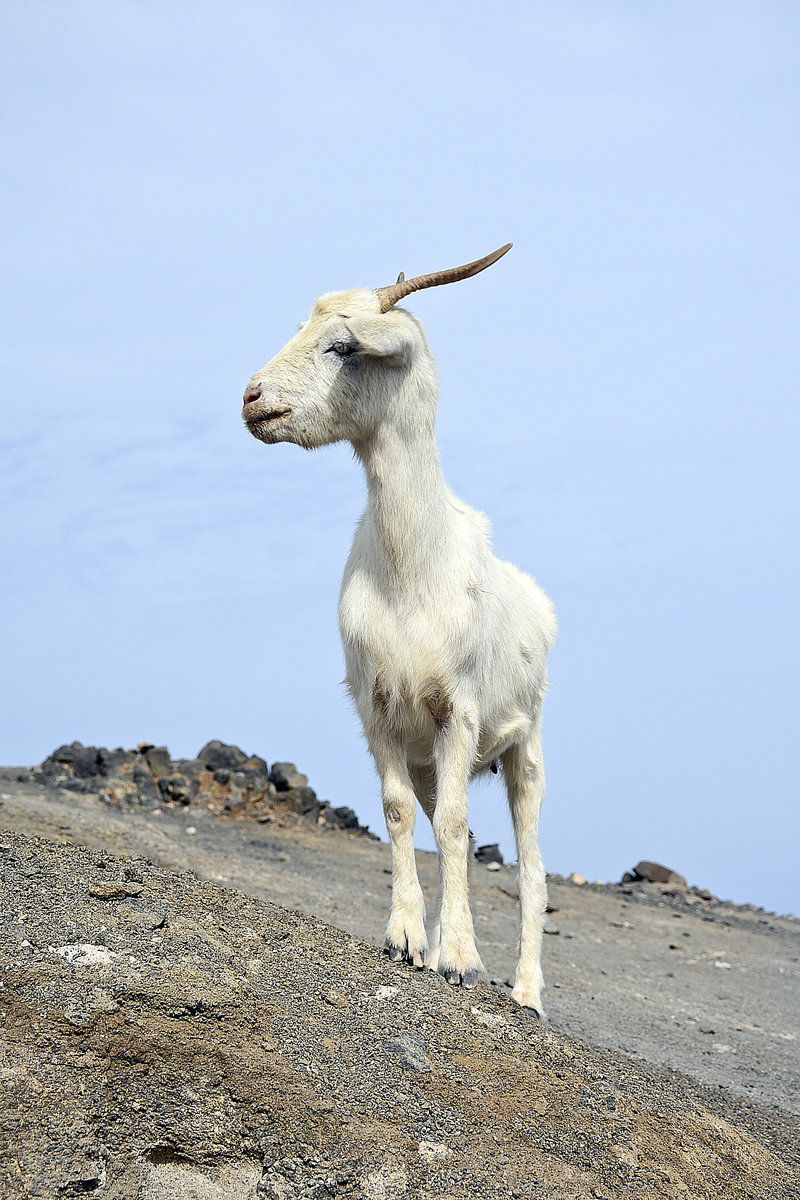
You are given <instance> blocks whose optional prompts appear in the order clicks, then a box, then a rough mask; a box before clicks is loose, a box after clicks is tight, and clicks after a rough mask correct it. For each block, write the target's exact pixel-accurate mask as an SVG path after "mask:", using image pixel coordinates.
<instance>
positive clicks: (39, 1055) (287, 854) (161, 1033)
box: [0, 763, 800, 1200]
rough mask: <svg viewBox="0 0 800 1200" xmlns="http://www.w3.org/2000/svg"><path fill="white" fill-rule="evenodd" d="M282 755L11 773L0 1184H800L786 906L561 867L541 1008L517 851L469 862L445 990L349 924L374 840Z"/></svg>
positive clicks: (545, 1192)
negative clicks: (259, 767)
mask: <svg viewBox="0 0 800 1200" xmlns="http://www.w3.org/2000/svg"><path fill="white" fill-rule="evenodd" d="M137 765H138V764H137V763H134V766H133V768H131V770H133V769H136V768H137ZM187 770H188V768H187ZM190 774H191V772H190ZM174 777H175V772H174V771H173V773H172V775H171V776H170V778H174ZM203 778H204V779H205V778H206V776H203ZM207 778H209V779H210V776H208V777H207ZM276 778H277V776H276ZM215 780H216V775H215ZM289 782H294V783H296V784H298V787H297V788H295V789H292V788H289V789H288V790H285V791H284V793H283V794H274V789H273V793H270V794H267V791H266V788H264V791H263V794H256V792H255V791H253V788H254V787H255V784H252V781H251V784H252V786H251V784H248V786H251V792H250V793H247V794H246V795H245V798H244V801H242V799H241V795H239V794H235V787H234V781H233V780H226V781H225V783H224V785H220V784H219V783H218V782H215V783H213V784H209V786H208V788H207V789H206V792H205V793H203V788H202V787H201V788H200V789H199V790H198V791H197V793H196V794H195V795H194V796H193V797H191V798H189V799H188V800H187V799H186V798H185V797H180V798H179V800H177V801H176V800H175V799H174V797H171V796H170V793H169V789H168V788H167V787H166V786H164V787H162V788H161V792H160V795H159V796H158V797H156V799H155V800H154V801H152V803H151V805H150V807H147V806H145V805H144V804H142V803H141V797H139V799H136V798H135V797H132V796H131V795H128V796H127V798H125V799H124V800H120V798H119V797H116V798H115V797H114V796H112V795H110V794H108V788H107V787H106V784H105V783H104V782H103V781H100V783H98V780H97V779H91V780H89V784H88V786H86V787H85V788H84V787H83V785H82V784H81V785H80V786H78V784H77V783H75V782H74V781H72V782H71V780H70V778H69V771H68V772H67V776H66V777H65V776H64V775H59V774H58V773H54V772H51V773H50V774H49V775H48V774H46V773H45V774H43V773H41V772H39V773H37V772H31V771H25V770H18V769H11V768H6V769H3V770H2V772H0V803H1V804H2V808H0V827H2V828H3V829H5V830H7V831H9V832H8V833H6V834H5V835H2V836H0V844H2V847H3V850H2V853H0V869H1V870H2V876H3V879H2V889H1V890H0V914H1V915H2V924H3V927H4V928H3V935H4V936H3V939H2V954H1V956H0V958H1V960H2V966H3V983H4V987H3V989H2V992H0V997H2V1001H0V1004H1V1005H2V1008H3V1011H4V1018H5V1034H4V1036H5V1039H6V1041H5V1046H4V1049H3V1058H2V1067H1V1068H0V1073H1V1074H2V1076H3V1079H4V1082H5V1085H6V1087H5V1093H6V1100H5V1101H4V1102H3V1111H2V1128H3V1133H4V1139H5V1158H4V1167H3V1168H2V1169H3V1170H4V1171H5V1172H6V1175H5V1179H6V1185H5V1186H6V1191H2V1193H1V1194H3V1195H5V1194H8V1195H10V1196H11V1195H20V1196H24V1195H38V1196H45V1197H47V1196H64V1195H78V1194H83V1193H86V1192H88V1191H92V1190H96V1191H98V1194H101V1195H108V1196H115V1197H116V1196H119V1197H134V1196H141V1197H144V1198H149V1197H156V1196H164V1197H166V1196H170V1197H180V1196H187V1197H188V1196H193V1197H206V1196H207V1197H217V1196H219V1197H222V1196H226V1197H232V1198H233V1200H238V1198H239V1197H255V1196H257V1195H260V1196H295V1195H296V1196H305V1195H307V1196H328V1195H353V1196H387V1197H388V1196H405V1195H409V1196H412V1195H419V1196H431V1197H433V1196H444V1195H453V1196H459V1195H464V1196H488V1195H494V1194H512V1195H514V1194H517V1195H520V1196H542V1197H551V1196H552V1197H562V1196H563V1197H571V1196H576V1197H584V1196H587V1197H588V1196H605V1197H613V1196H617V1195H622V1194H624V1193H625V1192H626V1191H627V1189H628V1188H629V1187H630V1188H632V1189H634V1190H636V1191H637V1192H638V1193H639V1194H641V1195H642V1196H665V1197H666V1196H676V1195H680V1196H704V1197H705V1196H709V1197H711V1196H714V1197H716V1196H728V1195H730V1196H743V1197H744V1196H752V1197H761V1196H764V1197H773V1196H774V1197H783V1196H787V1197H790V1196H800V1182H799V1180H800V1174H799V1173H798V1124H799V1122H798V1110H799V1109H800V1102H799V1097H800V1087H798V1081H799V1078H800V1062H798V1053H797V1035H798V1029H800V1020H798V1017H799V1016H800V1011H799V1010H800V1003H799V1002H798V995H799V992H798V986H797V984H798V976H799V975H800V964H799V963H798V958H800V923H798V922H797V921H796V920H793V919H788V918H782V917H775V916H774V915H770V914H764V913H762V912H760V911H759V910H755V909H752V908H747V907H744V908H743V907H734V906H731V905H728V904H724V903H721V902H718V901H715V900H713V899H704V898H703V897H702V896H700V895H699V894H698V893H697V892H696V891H691V890H686V889H683V888H680V887H677V888H676V887H671V886H669V885H667V886H662V887H659V886H657V885H653V884H650V885H646V884H634V883H632V884H628V885H606V886H598V885H583V886H578V885H576V884H573V883H570V882H568V881H566V880H563V879H557V878H555V879H553V878H551V879H550V880H549V893H550V902H551V906H552V907H553V908H554V910H555V911H553V912H551V913H550V915H549V917H548V930H549V936H548V937H547V938H546V940H545V941H546V944H545V955H546V958H545V973H546V978H547V981H548V993H547V999H548V1002H549V1003H548V1011H549V1015H550V1018H551V1025H550V1026H548V1027H546V1028H542V1027H541V1026H539V1025H537V1024H535V1023H533V1022H532V1021H531V1020H530V1018H529V1017H527V1016H526V1015H525V1014H523V1013H521V1012H520V1011H519V1010H517V1009H516V1008H515V1006H514V1005H513V1004H512V1003H511V1002H510V1000H509V999H508V996H507V991H508V989H507V987H506V986H505V980H506V979H508V978H509V976H510V974H511V971H512V969H513V957H514V955H513V949H514V939H515V927H516V919H517V911H516V910H517V903H516V900H515V898H514V891H515V888H514V874H513V871H512V870H511V869H510V868H507V867H501V868H500V869H499V870H490V869H489V868H488V867H486V866H483V865H480V864H478V863H476V864H475V865H474V867H473V888H472V891H473V904H474V911H475V914H476V924H477V930H478V936H479V940H480V945H481V949H482V951H483V954H484V961H485V962H486V964H487V967H488V968H489V971H490V973H491V975H492V977H493V979H494V980H495V981H496V984H497V986H495V987H493V988H491V987H487V986H480V987H479V988H478V989H476V990H474V991H470V992H466V991H461V990H458V989H453V988H450V987H448V985H446V984H445V983H444V982H443V981H442V980H440V979H439V978H438V977H437V976H435V975H433V974H431V973H429V972H423V973H415V972H413V971H411V970H409V969H407V968H402V967H398V966H395V965H393V964H390V963H389V962H388V961H387V960H386V959H385V958H383V957H382V956H381V955H380V954H379V953H378V952H377V951H376V950H373V949H371V948H369V947H366V946H363V945H362V944H361V942H360V941H356V940H355V939H356V938H357V939H364V940H366V941H368V942H372V943H374V944H376V945H377V944H379V943H380V941H381V939H382V932H383V922H384V920H385V912H386V905H387V901H388V885H389V875H388V870H389V851H388V847H387V846H386V845H385V844H383V843H380V842H377V841H375V840H372V839H370V838H369V837H367V836H365V834H364V833H363V831H362V832H361V833H358V832H357V831H355V832H353V831H352V830H351V831H348V830H347V829H346V828H344V827H343V826H342V822H345V823H348V822H349V824H350V825H351V827H352V825H353V822H352V821H351V820H350V819H349V818H347V817H345V816H342V817H341V818H340V817H337V818H335V819H334V818H333V817H332V816H330V815H329V814H328V812H327V810H326V809H325V808H324V807H316V808H315V807H314V804H313V803H312V798H313V792H311V791H310V789H308V788H303V787H302V784H301V783H300V781H299V780H289ZM65 785H70V786H65ZM101 785H102V786H101ZM170 786H172V785H170ZM174 786H175V787H177V786H178V785H177V784H175V785H174ZM203 786H205V785H203ZM258 786H259V787H261V786H262V785H261V784H259V785H258ZM103 787H106V793H107V794H105V796H104V798H102V799H101V798H98V797H99V795H100V792H101V791H102V788H103ZM120 788H121V789H122V790H123V791H124V788H122V785H120ZM232 789H233V790H232ZM309 793H310V795H309ZM299 810H305V811H304V812H301V811H299ZM340 811H344V810H340ZM356 824H357V823H356ZM36 834H39V835H41V837H42V838H44V839H48V840H47V841H36V840H35V839H34V840H33V841H31V840H30V838H31V835H36ZM72 846H87V847H91V848H92V849H91V850H75V849H72ZM115 855H119V856H124V857H122V858H119V859H117V858H115V857H114V856H115ZM136 856H139V857H136ZM141 856H144V857H141ZM418 862H419V868H420V876H421V879H422V881H423V886H424V888H425V890H426V893H428V894H429V895H431V894H432V892H433V890H434V886H435V861H434V859H433V856H432V855H429V854H425V853H420V854H419V856H418ZM677 865H678V866H679V864H677ZM175 872H184V873H187V872H188V874H183V875H178V874H175ZM198 877H200V878H198ZM203 879H204V880H210V881H212V882H211V884H209V883H204V882H202V881H201V880H203ZM104 885H107V886H106V890H105V892H104V891H103V887H104ZM270 902H272V903H270ZM275 904H279V905H281V906H282V907H281V908H277V907H275ZM295 909H297V910H301V911H300V912H296V911H293V910H295ZM302 914H313V916H314V917H317V918H321V919H322V920H323V921H326V922H329V923H330V925H335V926H337V927H338V929H339V930H344V931H345V933H344V934H343V933H340V932H338V931H337V930H335V929H332V928H330V927H329V926H327V925H323V924H321V923H320V922H319V921H315V920H313V919H312V918H311V917H306V916H304V915H302ZM348 934H349V935H354V936H347V935H348ZM81 946H85V947H93V948H94V949H90V950H86V951H81V950H80V949H79V947H81ZM76 947H77V949H76ZM386 989H389V990H388V991H387V990H386ZM392 989H397V990H396V991H394V990H392ZM92 1172H94V1175H92ZM82 1173H83V1174H82ZM9 1189H10V1190H9ZM181 1189H182V1190H181Z"/></svg>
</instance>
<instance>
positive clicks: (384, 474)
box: [355, 421, 452, 590]
mask: <svg viewBox="0 0 800 1200" xmlns="http://www.w3.org/2000/svg"><path fill="white" fill-rule="evenodd" d="M355 449H356V454H357V455H358V457H359V458H360V459H361V462H362V463H363V465H364V471H365V473H366V476H367V494H368V501H367V512H366V520H367V521H368V523H369V524H370V526H371V530H370V532H371V533H372V534H373V537H374V539H375V542H374V545H375V549H376V550H377V552H378V554H379V555H380V558H381V565H382V567H383V568H384V569H385V570H386V572H387V574H388V575H389V576H390V577H391V578H392V580H393V582H394V583H395V585H399V586H400V587H401V588H402V587H404V586H407V587H409V588H410V589H412V590H416V589H417V588H418V587H419V586H420V585H423V586H424V585H425V584H427V583H428V582H429V581H430V580H431V579H435V578H436V576H437V573H438V572H439V571H440V570H441V567H442V565H443V557H444V554H445V552H446V548H447V546H448V544H449V539H448V528H449V524H450V521H451V520H452V511H451V506H450V504H449V502H448V491H447V487H446V484H445V482H444V477H443V476H442V469H441V466H440V464H439V451H438V448H437V446H436V439H435V437H434V432H433V425H432V423H431V425H430V426H428V425H421V426H413V427H411V426H409V425H408V424H400V423H398V422H393V421H384V422H383V423H382V424H381V426H380V427H379V428H378V429H377V430H376V432H375V433H374V434H372V435H371V436H370V438H369V439H368V440H366V441H364V442H362V443H361V444H359V445H358V446H356V448H355Z"/></svg>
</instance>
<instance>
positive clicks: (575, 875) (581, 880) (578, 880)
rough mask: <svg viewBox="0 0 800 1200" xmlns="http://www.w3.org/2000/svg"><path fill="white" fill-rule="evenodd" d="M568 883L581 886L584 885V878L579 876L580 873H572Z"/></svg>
mask: <svg viewBox="0 0 800 1200" xmlns="http://www.w3.org/2000/svg"><path fill="white" fill-rule="evenodd" d="M569 882H570V883H577V884H581V885H582V884H584V883H586V876H585V875H581V873H580V871H573V872H572V874H571V875H570V876H569Z"/></svg>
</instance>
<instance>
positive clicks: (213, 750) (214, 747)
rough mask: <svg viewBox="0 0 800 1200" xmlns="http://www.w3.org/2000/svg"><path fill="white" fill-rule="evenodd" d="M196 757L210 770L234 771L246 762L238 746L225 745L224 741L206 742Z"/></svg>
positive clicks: (243, 753)
mask: <svg viewBox="0 0 800 1200" xmlns="http://www.w3.org/2000/svg"><path fill="white" fill-rule="evenodd" d="M197 757H198V759H199V760H200V762H201V763H204V764H205V765H206V766H207V767H209V768H210V769H211V770H212V771H216V770H220V769H221V770H226V769H227V770H229V771H235V770H236V768H237V767H242V766H244V764H245V763H246V762H247V755H246V754H245V752H244V750H240V749H239V747H238V746H227V745H226V744H225V743H224V742H219V741H212V742H206V744H205V746H203V749H202V750H201V751H200V753H199V754H198V756H197Z"/></svg>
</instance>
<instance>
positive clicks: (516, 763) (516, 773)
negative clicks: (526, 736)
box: [502, 730, 547, 1021]
mask: <svg viewBox="0 0 800 1200" xmlns="http://www.w3.org/2000/svg"><path fill="white" fill-rule="evenodd" d="M502 757H503V773H504V775H505V781H506V788H507V789H508V802H509V805H510V808H511V818H512V820H513V822H514V834H515V837H516V841H517V860H518V863H519V877H518V882H519V903H520V933H519V961H518V963H517V973H516V976H515V979H514V989H513V991H512V993H511V994H512V996H513V998H514V999H515V1000H516V1001H517V1003H518V1004H521V1005H522V1006H523V1007H524V1008H529V1009H532V1010H533V1011H534V1012H535V1013H536V1015H537V1016H538V1017H539V1018H540V1020H542V1021H545V1020H546V1019H547V1018H546V1015H545V1012H544V1009H543V1008H542V991H543V989H544V980H543V977H542V966H541V957H542V933H543V930H544V915H545V909H546V907H547V880H546V876H545V873H544V866H543V864H542V856H541V854H540V852H539V810H540V809H541V806H542V800H543V799H544V765H543V762H542V749H541V742H540V739H539V734H538V730H535V731H534V733H533V734H532V736H531V738H530V740H529V741H528V742H527V743H522V744H521V745H515V746H511V747H510V748H509V749H508V750H506V752H505V754H503V756H502Z"/></svg>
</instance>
